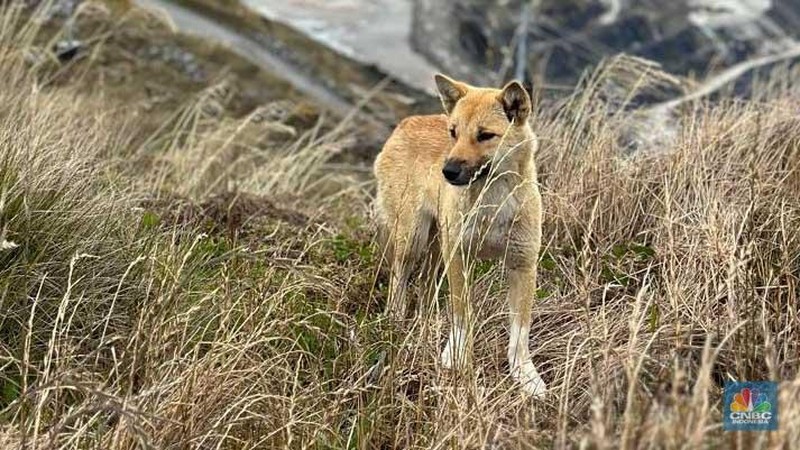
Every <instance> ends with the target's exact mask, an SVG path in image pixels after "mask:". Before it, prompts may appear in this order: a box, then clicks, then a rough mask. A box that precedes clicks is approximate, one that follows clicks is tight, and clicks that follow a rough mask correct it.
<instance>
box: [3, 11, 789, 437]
mask: <svg viewBox="0 0 800 450" xmlns="http://www.w3.org/2000/svg"><path fill="white" fill-rule="evenodd" d="M66 3H70V2H66ZM185 3H188V0H187V2H185ZM59 4H61V3H59ZM26 5H30V3H28V2H26V3H24V5H23V4H22V3H14V2H12V3H2V2H0V311H2V313H0V448H3V449H5V448H9V449H17V448H19V449H22V448H26V449H28V448H30V449H84V448H100V449H110V450H117V449H139V448H143V449H167V448H201V449H206V448H209V449H210V448H214V449H261V448H266V449H271V448H331V449H334V448H335V449H338V448H443V447H446V448H520V449H523V448H525V449H527V448H530V449H539V448H596V449H601V448H602V449H615V448H626V449H633V448H637V449H638V448H642V449H644V448H670V449H671V448H675V449H677V448H739V449H783V448H794V447H796V446H798V445H800V403H798V402H796V401H795V400H796V399H797V398H800V374H799V372H798V369H800V358H798V355H800V347H798V345H800V321H798V317H799V316H798V307H799V306H800V302H799V301H798V293H800V291H798V286H799V285H800V284H799V283H800V266H798V261H797V256H798V254H800V174H798V172H797V167H798V164H800V116H798V114H797V112H798V108H797V105H798V101H799V100H800V98H799V97H798V96H797V92H796V91H795V90H793V89H791V88H790V87H787V86H786V85H785V84H782V83H769V84H766V85H764V86H762V87H758V88H757V89H758V92H759V101H740V100H736V101H735V100H733V99H729V98H726V97H724V96H722V97H720V98H719V99H718V101H717V102H716V103H714V104H711V103H704V102H702V101H687V102H686V103H684V104H681V105H678V106H675V107H674V108H673V109H672V110H671V111H670V112H669V113H670V114H671V117H672V119H671V120H674V121H675V123H676V124H677V126H676V127H675V132H674V133H673V134H672V135H670V136H669V137H668V138H665V139H664V140H662V141H660V142H661V143H660V147H659V151H651V152H631V151H630V146H628V145H626V143H627V142H628V140H629V139H630V135H631V128H632V127H638V128H639V133H644V134H646V135H653V134H656V133H655V132H656V131H657V130H656V129H649V130H648V129H646V127H644V128H645V129H644V130H642V129H641V128H642V122H641V114H642V111H641V110H634V109H627V108H624V107H622V108H621V107H620V104H619V102H617V100H618V99H619V98H634V97H636V95H637V94H638V93H641V92H644V93H647V92H648V89H654V88H657V87H658V86H659V83H662V82H663V81H664V80H665V79H671V78H670V75H669V74H665V73H662V72H658V74H657V75H658V76H653V72H651V71H650V69H652V66H648V65H646V64H643V63H642V62H641V61H639V60H636V59H633V58H626V57H621V58H612V59H610V60H606V61H605V62H604V63H602V64H601V65H600V66H599V67H598V68H597V70H595V71H594V72H593V73H592V74H591V76H588V77H587V78H586V79H584V80H583V82H582V84H581V85H580V86H579V89H575V90H574V92H571V93H570V94H569V95H565V96H564V97H563V99H562V100H561V101H560V102H557V103H554V104H552V105H550V104H548V105H545V106H542V107H541V108H539V109H538V110H537V111H536V113H535V117H534V118H533V119H532V124H533V126H534V128H535V130H536V132H537V134H538V135H539V139H540V144H541V148H540V151H539V153H538V155H537V164H538V170H539V173H540V182H541V185H542V187H541V188H542V192H543V197H544V198H543V201H544V206H545V223H544V242H543V250H542V253H541V255H540V261H539V271H540V279H541V281H540V286H539V289H538V291H537V292H536V293H535V295H536V298H537V301H536V307H535V311H534V323H533V327H532V329H531V335H532V340H531V342H530V348H531V351H532V354H533V359H534V362H535V364H536V365H537V367H539V368H540V371H541V373H542V376H543V378H544V379H545V381H546V382H547V384H548V386H549V387H550V388H551V391H550V392H549V393H548V396H547V397H546V398H545V399H544V400H541V401H534V400H531V399H529V398H526V397H524V396H522V395H520V392H519V386H517V385H516V384H515V383H514V382H513V381H512V380H510V379H509V378H508V376H507V373H508V370H507V369H508V368H507V367H505V364H506V363H505V345H506V343H507V335H506V333H507V331H506V328H505V324H506V314H507V313H506V305H505V293H506V288H505V283H504V281H503V279H502V277H501V275H500V274H501V269H502V268H500V267H497V266H495V265H492V264H476V265H475V266H474V267H471V268H470V270H471V271H472V273H473V274H474V283H473V288H474V294H473V301H474V304H475V307H476V309H478V310H480V311H481V315H480V316H479V321H478V323H476V324H475V329H476V332H477V335H478V336H479V339H477V341H476V348H475V355H474V360H475V364H474V370H468V371H465V372H459V373H452V372H450V371H447V370H444V369H442V368H441V367H440V366H439V364H438V359H439V353H440V351H441V348H442V346H443V343H444V340H445V339H446V336H447V333H448V330H449V325H448V317H447V315H448V314H447V297H446V292H447V291H446V283H444V282H442V280H440V279H437V280H431V281H429V282H427V283H426V282H423V281H422V280H417V285H416V286H415V289H414V296H415V298H416V299H417V300H418V301H417V303H418V305H417V306H418V310H417V312H416V314H415V315H414V316H413V317H412V318H410V319H408V320H406V321H392V320H389V318H388V317H386V316H385V315H384V314H383V307H384V304H385V301H386V299H385V296H386V281H387V276H388V274H387V270H386V269H385V268H384V267H383V264H382V253H381V247H380V246H379V245H378V242H377V239H376V230H375V226H374V224H373V221H372V213H371V203H372V196H373V195H374V181H373V179H372V176H371V174H370V171H369V166H370V164H371V161H372V159H373V158H374V156H375V154H376V153H377V150H378V148H379V145H380V139H379V137H380V133H381V130H376V128H375V122H376V121H377V122H380V123H382V124H384V126H389V125H391V124H392V123H393V120H395V118H396V116H397V115H400V114H401V113H403V112H405V113H408V112H410V111H411V110H413V109H414V107H415V106H414V101H413V100H412V101H408V102H404V101H401V100H402V99H408V98H412V99H413V97H412V94H413V93H412V92H411V91H405V90H404V89H406V88H404V87H403V86H401V85H399V84H391V83H389V84H387V87H388V88H389V89H394V90H390V93H389V94H385V93H382V94H378V95H377V96H374V97H368V98H367V99H366V100H364V101H363V103H365V104H366V107H365V109H364V111H365V112H361V113H355V114H352V115H348V116H347V117H344V118H342V117H339V116H337V115H336V114H335V113H333V112H331V111H329V110H327V109H326V108H325V106H324V105H321V104H319V103H318V102H317V101H316V100H315V99H313V98H310V97H309V96H308V95H307V94H304V93H303V92H301V91H299V90H297V89H296V88H294V87H293V86H292V84H291V83H289V82H287V81H286V80H284V79H282V78H280V77H277V76H276V75H274V74H270V73H269V72H268V71H265V70H262V69H261V68H260V67H259V66H258V65H256V64H254V63H253V62H252V61H248V60H246V59H243V58H241V57H240V56H238V55H237V54H236V52H233V51H231V50H230V49H226V48H224V47H221V46H218V45H214V44H213V43H211V42H210V41H207V40H203V39H202V38H199V37H190V36H186V35H182V34H180V33H176V32H175V30H174V29H173V28H172V27H171V25H170V24H169V21H167V20H164V18H163V17H158V16H156V15H154V14H153V13H150V12H147V11H144V10H141V9H138V8H136V7H132V6H131V5H129V4H128V3H127V2H123V1H108V2H102V3H100V2H82V4H81V6H80V7H78V9H77V10H74V11H72V10H67V12H66V13H63V14H62V13H54V12H53V11H54V10H53V9H51V8H47V7H46V6H44V7H43V8H44V9H35V8H34V7H31V6H26ZM195 6H197V5H195ZM197 11H199V12H200V13H203V14H207V17H212V15H211V14H210V13H209V11H208V10H207V9H206V10H204V9H202V8H199V7H198V8H197ZM216 14H219V11H217V12H216ZM235 18H236V17H235V13H234V14H231V15H230V17H227V18H222V17H216V19H215V20H218V21H219V22H220V23H225V22H224V21H225V20H234V19H235ZM250 20H252V19H250ZM228 23H233V22H228ZM250 26H252V27H261V26H264V24H263V23H261V22H258V23H249V24H247V26H245V24H244V22H243V25H242V29H243V30H245V29H250V28H249V27H250ZM268 31H269V30H265V29H262V32H263V33H264V35H267V36H269V33H268ZM272 32H274V33H279V34H280V33H285V34H280V35H281V36H284V37H286V38H287V39H288V38H291V39H298V40H300V39H301V38H300V37H297V36H296V35H294V34H291V33H289V32H288V31H286V30H283V29H278V30H277V31H276V30H275V29H272ZM296 42H299V41H296ZM293 48H300V47H299V46H298V47H293ZM65 49H68V50H69V51H65ZM296 56H297V58H298V59H296V60H295V61H301V62H302V61H318V62H320V65H313V64H309V65H308V66H306V67H307V68H308V69H309V70H312V69H315V68H316V69H319V70H322V69H320V67H322V65H321V64H322V63H323V62H328V63H330V64H331V65H332V67H340V68H344V67H350V68H352V67H354V66H351V65H350V62H348V61H344V62H342V61H339V60H338V59H335V58H334V57H333V56H331V54H329V53H325V52H321V53H312V52H311V51H309V53H308V54H305V55H303V54H300V55H296ZM302 58H306V59H305V60H303V59H302ZM315 58H317V59H315ZM339 64H341V65H339ZM325 67H328V66H325ZM325 70H328V69H325ZM642 71H643V72H642ZM318 73H322V72H318ZM341 73H342V74H343V76H342V79H341V80H332V81H331V86H341V85H342V84H337V83H344V81H342V80H345V79H346V80H350V81H352V80H365V81H364V85H367V84H369V83H368V82H367V81H372V80H374V78H372V77H374V76H377V75H376V72H364V73H362V72H360V71H359V70H355V69H353V71H352V72H347V73H345V72H344V69H341ZM345 75H347V76H345ZM645 75H646V76H645ZM361 77H363V78H361ZM631 77H633V78H635V79H636V80H639V81H640V83H630V82H628V81H626V79H630V78H631ZM378 81H380V79H379V80H378ZM351 84H353V83H351ZM359 86H360V85H359V84H357V83H356V88H353V90H352V91H348V92H345V91H344V90H341V93H342V94H343V97H344V98H345V99H347V100H348V101H350V100H351V99H355V98H357V95H356V93H357V92H358V91H359ZM610 89H611V91H613V92H614V93H615V96H614V97H613V98H612V97H610V96H609V92H611V91H610ZM624 89H631V91H624V92H619V91H620V90H624ZM634 89H635V90H636V91H635V92H634V91H633V90H634ZM345 94H346V95H345ZM381 95H383V96H381ZM362 99H363V98H362ZM398 105H400V106H398ZM402 105H405V106H402ZM409 105H411V106H409ZM418 107H420V108H422V106H419V105H418ZM403 108H406V109H403ZM370 117H371V118H375V119H376V120H370ZM533 294H534V293H532V295H533ZM732 379H751V380H756V379H771V380H777V381H779V382H780V399H779V400H780V403H779V405H778V406H779V408H780V421H779V424H780V429H779V430H778V431H775V432H770V433H763V434H757V433H725V432H723V431H722V429H721V422H722V417H721V413H720V411H721V404H722V386H723V385H724V383H725V381H728V380H732Z"/></svg>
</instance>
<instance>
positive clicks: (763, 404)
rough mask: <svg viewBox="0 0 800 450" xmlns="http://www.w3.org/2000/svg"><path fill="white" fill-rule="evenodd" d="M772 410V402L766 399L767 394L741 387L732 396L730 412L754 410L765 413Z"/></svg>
mask: <svg viewBox="0 0 800 450" xmlns="http://www.w3.org/2000/svg"><path fill="white" fill-rule="evenodd" d="M770 411H772V404H771V403H770V402H769V400H767V394H765V393H763V392H758V391H756V390H752V389H750V388H743V389H742V390H741V391H739V392H738V393H737V394H736V395H734V396H733V402H731V412H732V413H734V412H756V413H766V412H770Z"/></svg>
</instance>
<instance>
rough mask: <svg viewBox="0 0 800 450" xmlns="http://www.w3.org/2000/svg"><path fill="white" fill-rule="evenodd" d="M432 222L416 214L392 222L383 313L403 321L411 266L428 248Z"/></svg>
mask: <svg viewBox="0 0 800 450" xmlns="http://www.w3.org/2000/svg"><path fill="white" fill-rule="evenodd" d="M432 221H433V219H432V218H430V217H427V216H426V215H425V214H422V213H416V214H413V215H412V216H411V217H406V218H398V220H396V221H395V224H394V229H393V230H392V233H393V235H392V236H390V241H391V242H392V243H393V249H392V256H391V257H392V276H391V282H390V287H389V301H388V302H387V303H386V313H387V314H389V315H391V316H393V317H394V318H396V319H404V318H405V317H406V310H407V307H408V298H407V297H408V288H409V283H410V282H411V274H412V272H413V270H414V267H415V265H416V264H417V263H418V262H419V261H420V259H421V256H422V254H423V253H424V251H425V248H426V247H427V246H428V238H429V233H430V232H431V228H432V227H431V224H432Z"/></svg>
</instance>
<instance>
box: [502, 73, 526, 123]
mask: <svg viewBox="0 0 800 450" xmlns="http://www.w3.org/2000/svg"><path fill="white" fill-rule="evenodd" d="M499 100H500V103H501V104H502V105H503V111H505V113H506V117H508V121H509V122H514V124H516V125H520V124H523V123H525V121H526V120H528V117H529V116H530V114H531V96H530V95H528V91H526V90H525V88H524V87H523V86H522V84H520V83H519V81H512V82H510V83H508V84H507V85H506V87H504V88H503V92H501V93H500V98H499Z"/></svg>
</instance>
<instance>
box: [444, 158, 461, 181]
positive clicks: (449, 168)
mask: <svg viewBox="0 0 800 450" xmlns="http://www.w3.org/2000/svg"><path fill="white" fill-rule="evenodd" d="M442 175H444V178H445V179H446V180H447V181H456V180H458V177H459V176H461V164H459V163H457V162H455V161H447V163H445V165H444V168H443V169H442Z"/></svg>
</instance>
